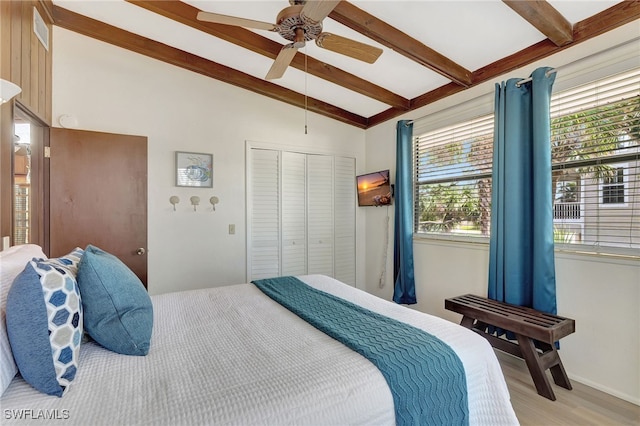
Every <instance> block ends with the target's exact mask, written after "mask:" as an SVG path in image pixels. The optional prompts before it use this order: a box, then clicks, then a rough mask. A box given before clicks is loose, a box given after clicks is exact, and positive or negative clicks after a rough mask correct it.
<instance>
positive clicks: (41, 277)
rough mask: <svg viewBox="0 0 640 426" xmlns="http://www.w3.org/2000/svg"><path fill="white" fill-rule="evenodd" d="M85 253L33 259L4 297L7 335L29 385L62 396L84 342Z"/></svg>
mask: <svg viewBox="0 0 640 426" xmlns="http://www.w3.org/2000/svg"><path fill="white" fill-rule="evenodd" d="M82 254H83V250H82V249H80V248H76V249H74V250H73V251H72V252H71V253H69V254H68V255H66V256H63V257H60V258H56V259H48V260H44V259H34V260H32V261H30V262H29V263H28V264H27V266H26V267H25V268H24V271H22V272H21V273H20V275H18V277H16V279H15V281H14V282H13V285H12V286H11V290H9V296H8V297H7V332H8V334H9V341H10V342H11V350H12V351H13V356H14V358H15V361H16V364H17V365H18V369H19V370H20V373H21V374H22V377H23V378H24V379H25V381H26V382H27V383H29V384H30V385H31V386H33V387H34V388H36V389H38V390H39V391H41V392H44V393H46V394H49V395H56V396H62V395H64V393H65V392H66V391H67V389H68V387H69V384H70V383H71V381H72V380H73V379H74V377H75V375H76V371H77V368H78V353H79V350H80V342H81V340H82V330H83V319H82V301H81V300H80V292H79V290H78V284H77V282H76V274H77V272H78V263H79V262H80V259H81V258H82Z"/></svg>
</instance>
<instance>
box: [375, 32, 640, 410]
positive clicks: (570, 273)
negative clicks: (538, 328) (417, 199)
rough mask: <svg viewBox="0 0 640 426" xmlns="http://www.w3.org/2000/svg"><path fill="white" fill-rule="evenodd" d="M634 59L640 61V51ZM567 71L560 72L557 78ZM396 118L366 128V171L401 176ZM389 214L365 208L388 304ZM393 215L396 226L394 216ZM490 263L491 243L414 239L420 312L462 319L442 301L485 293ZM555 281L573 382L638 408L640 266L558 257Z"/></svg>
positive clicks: (483, 90) (583, 47) (596, 48)
mask: <svg viewBox="0 0 640 426" xmlns="http://www.w3.org/2000/svg"><path fill="white" fill-rule="evenodd" d="M637 37H638V27H637V22H633V23H631V24H628V25H626V26H624V27H620V28H618V29H616V30H614V31H611V32H609V33H607V34H604V35H602V36H600V37H597V38H595V39H592V40H589V41H587V42H584V43H582V44H580V45H577V46H575V47H572V48H570V49H567V50H565V51H563V52H561V53H559V54H556V55H553V56H551V57H549V58H546V59H544V60H542V61H539V62H537V63H534V64H531V65H528V66H527V67H526V68H524V69H522V70H517V71H514V72H512V73H509V74H508V75H505V76H503V77H500V78H496V79H495V81H491V82H487V83H484V84H482V85H479V86H476V87H474V88H472V89H469V90H466V91H464V92H461V93H458V94H456V95H454V96H450V97H448V98H446V99H444V100H441V101H438V102H435V103H433V104H431V105H428V106H426V107H424V108H421V109H420V110H417V111H412V112H411V113H409V114H406V115H405V116H402V117H398V120H399V119H417V118H420V117H424V116H427V115H428V114H432V113H435V112H438V111H441V110H444V109H446V108H449V107H451V106H454V105H457V104H460V103H462V102H465V101H468V100H471V99H475V98H477V97H478V96H481V95H484V94H487V93H492V92H493V85H494V83H496V82H499V81H501V80H506V79H507V78H512V77H526V76H528V75H529V74H530V73H531V72H532V71H533V70H534V69H535V68H536V67H538V66H553V67H562V65H565V64H570V63H572V62H574V61H577V60H579V59H580V58H583V57H587V56H589V55H592V54H594V53H596V52H600V51H603V50H607V49H610V48H611V47H612V46H616V45H618V44H620V43H623V42H624V41H627V40H631V39H633V38H637ZM635 43H637V41H636V42H635ZM636 46H637V44H636ZM636 62H640V59H638V57H637V50H636ZM562 72H563V71H562V69H560V70H559V73H562ZM396 121H397V120H391V121H389V122H386V123H383V124H380V125H378V126H375V127H373V128H371V129H368V130H367V131H366V133H367V135H366V165H367V167H366V168H367V170H379V169H385V168H390V169H391V170H392V174H393V175H394V176H395V138H396V136H395V125H396ZM393 181H394V179H392V182H393ZM385 216H386V211H383V210H381V209H368V210H367V211H366V225H365V227H366V228H365V229H366V231H365V235H366V241H365V244H366V247H367V253H366V260H365V264H366V274H367V277H366V285H367V290H368V291H369V292H371V293H373V294H376V295H378V296H380V297H383V298H386V299H390V298H391V296H392V294H393V247H392V246H393V243H392V242H391V243H390V245H391V247H390V248H389V255H388V258H387V265H386V269H387V273H386V285H385V286H384V287H383V288H379V286H378V276H379V274H380V271H381V269H382V267H381V265H380V262H381V259H382V255H381V253H382V251H383V249H382V247H383V246H384V227H383V226H382V225H381V224H383V223H384V218H385ZM390 218H391V224H393V212H392V211H391V212H390ZM391 226H393V225H391ZM488 261H489V255H488V247H487V246H486V245H482V244H469V243H453V242H443V241H434V240H432V239H431V240H428V239H415V240H414V262H415V277H416V293H417V298H418V303H417V305H414V308H416V309H418V310H420V311H423V312H428V313H431V314H434V315H438V316H441V317H444V318H448V319H450V320H452V321H455V322H458V321H459V320H460V315H458V314H454V313H452V312H449V311H445V310H444V299H445V298H446V297H452V296H457V295H461V294H465V293H475V294H479V295H486V291H487V290H486V285H487V284H486V283H487V277H488ZM556 277H557V299H558V313H559V315H563V316H567V317H570V318H574V319H575V320H576V333H574V334H572V335H570V336H568V337H566V338H564V339H562V342H561V350H560V354H561V357H562V360H563V363H564V366H565V369H566V370H567V372H568V374H569V376H570V378H571V379H573V380H577V381H580V382H582V383H585V384H588V385H590V386H593V387H596V388H599V389H601V390H604V391H606V392H609V393H611V394H613V395H616V396H618V397H621V398H623V399H626V400H628V401H631V402H633V403H635V404H640V314H639V313H638V312H639V308H638V307H639V306H640V262H639V261H637V260H628V259H627V260H623V259H610V258H606V257H595V256H588V255H569V254H560V253H559V254H557V255H556Z"/></svg>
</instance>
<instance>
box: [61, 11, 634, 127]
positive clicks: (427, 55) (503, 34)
mask: <svg viewBox="0 0 640 426" xmlns="http://www.w3.org/2000/svg"><path fill="white" fill-rule="evenodd" d="M336 3H337V6H335V8H334V9H333V10H332V11H331V12H330V13H329V15H328V17H327V18H325V19H324V20H323V22H322V25H323V31H324V32H329V33H332V34H336V35H340V36H343V37H347V38H349V39H352V40H356V41H359V42H362V43H365V44H368V45H371V46H374V47H378V48H381V49H382V54H381V56H380V57H379V58H378V60H377V61H376V62H375V63H373V64H368V63H365V62H361V61H359V60H356V59H353V58H351V57H348V56H344V55H341V54H339V53H336V52H333V51H330V50H327V49H323V48H320V47H319V46H317V45H316V44H314V43H310V42H308V43H307V45H306V47H304V48H301V49H299V50H298V52H297V53H296V54H295V56H294V57H293V60H292V62H291V66H290V67H289V68H287V69H286V71H285V73H284V75H283V77H282V78H279V79H274V80H266V79H265V76H266V74H267V71H268V70H269V69H270V67H271V65H272V63H273V61H274V59H275V58H276V57H277V55H278V53H279V52H280V50H281V48H282V46H283V45H285V44H287V43H289V42H288V41H287V40H284V39H283V38H282V37H281V36H280V35H279V34H278V33H276V32H269V31H265V30H250V29H246V28H242V27H238V26H231V25H225V24H220V23H212V22H204V21H202V20H199V19H198V18H197V15H198V12H200V11H204V12H211V13H216V14H224V15H228V16H233V17H241V18H247V19H251V20H255V21H260V22H265V23H276V22H275V21H276V16H277V15H278V13H279V12H280V10H282V9H284V8H285V7H287V6H289V3H288V2H287V1H286V0H277V1H272V0H262V1H244V0H240V1H238V0H236V1H220V0H185V1H177V0H171V1H158V0H152V1H144V0H126V1H125V0H110V1H104V0H102V1H98V0H73V1H72V0H53V7H52V15H53V19H54V24H55V25H57V26H59V27H62V28H65V29H68V30H71V31H75V32H77V33H80V34H83V35H86V36H89V37H93V38H96V39H98V40H101V41H104V42H107V43H110V44H113V45H116V46H119V47H122V48H125V49H129V50H132V51H135V52H138V53H140V54H142V55H146V56H149V57H152V58H155V59H157V60H160V61H164V62H167V63H170V64H173V65H176V66H179V67H182V68H185V69H188V70H191V71H193V72H196V73H200V74H203V75H205V76H208V77H211V78H214V79H216V80H220V81H224V82H226V83H229V84H232V85H235V86H238V87H241V88H244V89H246V90H250V91H253V92H256V93H259V94H261V95H264V96H268V97H271V98H274V99H277V100H280V101H282V102H287V103H289V104H292V105H295V106H298V107H301V108H307V109H308V110H309V111H313V112H315V113H318V114H322V115H325V116H328V117H331V118H333V119H336V120H339V121H342V122H345V123H348V124H351V125H353V126H356V127H360V128H369V127H371V126H375V125H376V124H379V123H381V122H384V121H386V120H389V119H392V118H394V117H397V116H399V115H401V114H403V113H405V112H407V111H410V110H413V109H416V108H420V107H422V106H424V105H427V104H429V103H431V102H434V101H436V100H439V99H442V98H444V97H446V96H449V95H451V94H454V93H456V92H459V91H462V90H465V89H466V88H469V87H472V86H474V85H477V84H479V83H482V82H484V81H487V80H490V79H494V78H496V77H497V76H500V75H502V74H504V73H506V72H508V71H511V70H514V69H516V68H519V67H521V66H524V65H526V64H529V63H531V62H534V61H536V60H539V59H541V58H544V57H546V56H549V55H551V54H553V53H556V52H559V51H561V50H563V49H566V48H568V47H570V46H573V45H575V44H577V43H581V42H583V41H585V40H588V39H590V38H593V37H595V36H598V35H600V34H603V33H605V32H607V31H610V30H612V29H614V28H617V27H619V26H621V25H624V24H627V23H630V22H633V21H635V20H638V19H639V18H640V1H638V0H634V1H622V2H619V1H597V0H596V1H594V0H592V1H562V0H552V1H522V0H503V1H499V0H484V1H478V0H475V1H445V0H441V1H434V0H431V1H391V0H388V1H380V0H377V1H373V0H362V1H355V0H353V1H344V0H343V1H341V2H336ZM639 22H640V21H639ZM639 28H640V27H639ZM639 35H640V31H639ZM550 65H551V66H553V64H550Z"/></svg>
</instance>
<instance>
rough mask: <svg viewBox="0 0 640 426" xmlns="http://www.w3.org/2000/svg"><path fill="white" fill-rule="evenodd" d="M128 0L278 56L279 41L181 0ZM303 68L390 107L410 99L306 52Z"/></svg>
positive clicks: (297, 61) (300, 61)
mask: <svg viewBox="0 0 640 426" xmlns="http://www.w3.org/2000/svg"><path fill="white" fill-rule="evenodd" d="M127 1H128V2H129V3H132V4H135V5H136V6H139V7H142V8H144V9H147V10H149V11H151V12H154V13H157V14H159V15H162V16H164V17H166V18H169V19H172V20H174V21H177V22H180V23H181V24H184V25H188V26H190V27H192V28H195V29H197V30H200V31H203V32H206V33H207V34H210V35H213V36H215V37H218V38H220V39H222V40H226V41H228V42H230V43H233V44H236V45H238V46H242V47H244V48H246V49H249V50H251V51H252V52H255V53H259V54H261V55H264V56H267V57H269V58H272V59H275V58H276V56H278V53H279V52H280V49H281V48H282V44H280V43H278V42H275V41H273V40H271V39H269V38H266V37H263V36H260V35H258V34H256V33H255V32H253V31H249V30H247V29H245V28H240V27H234V26H230V25H223V24H215V23H212V22H203V21H199V20H198V19H197V15H198V12H199V11H200V10H199V9H198V8H195V7H193V6H190V5H188V4H186V3H183V2H181V1H177V0H173V1H144V0H127ZM291 66H293V67H294V68H297V69H299V70H301V71H305V58H304V54H303V53H297V54H296V56H295V57H294V59H293V61H292V62H291ZM306 70H307V71H308V72H309V74H311V75H314V76H316V77H319V78H322V79H324V80H327V81H329V82H331V83H334V84H337V85H340V86H342V87H345V88H347V89H349V90H352V91H354V92H356V93H360V94H361V95H364V96H367V97H369V98H372V99H375V100H377V101H380V102H382V103H384V104H387V105H389V106H391V107H394V108H399V109H405V110H406V109H409V104H410V102H409V99H407V98H404V97H402V96H400V95H398V94H396V93H393V92H391V91H390V90H387V89H384V88H383V87H380V86H377V85H375V84H373V83H371V82H369V81H367V80H364V79H362V78H360V77H357V76H355V75H353V74H350V73H348V72H346V71H343V70H341V69H339V68H336V67H334V66H332V65H330V64H327V63H324V62H322V61H319V60H317V59H315V58H312V57H311V56H307V64H306ZM266 71H267V70H265V74H266Z"/></svg>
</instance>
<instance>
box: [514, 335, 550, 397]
mask: <svg viewBox="0 0 640 426" xmlns="http://www.w3.org/2000/svg"><path fill="white" fill-rule="evenodd" d="M516 337H517V338H518V344H519V346H520V350H521V351H522V357H523V358H524V360H525V362H526V363H527V367H528V368H529V373H530V374H531V378H532V379H533V383H534V384H535V385H536V390H537V391H538V394H539V395H542V396H544V397H545V398H548V399H550V400H552V401H555V400H556V395H555V394H554V393H553V389H551V383H549V379H548V378H547V375H546V373H545V370H546V369H547V368H546V367H545V366H544V365H543V363H542V360H541V359H540V357H539V355H538V351H537V350H536V347H535V345H534V344H533V340H531V339H530V338H528V337H526V336H522V335H520V334H516ZM554 378H555V377H554Z"/></svg>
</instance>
